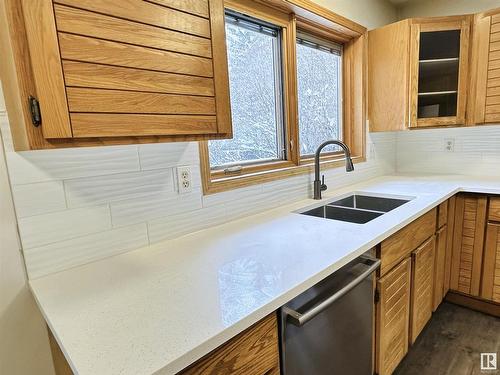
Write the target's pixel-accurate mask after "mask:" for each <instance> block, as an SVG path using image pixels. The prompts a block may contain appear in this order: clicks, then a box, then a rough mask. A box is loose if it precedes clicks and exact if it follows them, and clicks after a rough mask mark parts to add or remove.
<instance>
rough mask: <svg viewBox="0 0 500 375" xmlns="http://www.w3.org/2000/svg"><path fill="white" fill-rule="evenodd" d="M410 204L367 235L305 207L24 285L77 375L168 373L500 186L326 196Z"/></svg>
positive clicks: (417, 180) (479, 183) (424, 181)
mask: <svg viewBox="0 0 500 375" xmlns="http://www.w3.org/2000/svg"><path fill="white" fill-rule="evenodd" d="M352 191H356V192H369V193H374V194H387V195H398V196H407V197H414V199H413V200H411V201H410V202H408V203H406V204H404V205H403V206H400V207H399V208H397V209H395V210H393V211H390V212H388V213H386V214H385V215H383V216H381V217H379V218H376V219H375V220H373V221H371V222H368V223H366V224H352V223H346V222H340V221H335V220H327V219H322V218H315V217H310V216H306V215H300V214H297V213H293V211H295V210H297V209H301V208H304V207H307V206H310V205H314V204H316V203H317V201H314V200H312V199H306V200H303V201H300V202H296V203H294V204H290V205H288V206H286V207H280V208H279V209H274V210H270V211H267V212H264V213H262V214H258V215H254V216H250V217H247V218H244V219H241V220H237V221H234V222H231V223H229V224H224V225H220V226H216V227H212V228H209V229H206V230H203V231H199V232H196V233H192V234H190V235H187V236H183V237H180V238H178V239H175V240H170V241H166V242H163V243H160V244H157V245H154V246H150V247H146V248H142V249H139V250H136V251H132V252H129V253H126V254H121V255H118V256H114V257H111V258H107V259H105V260H101V261H98V262H95V263H91V264H87V265H85V266H81V267H77V268H73V269H70V270H67V271H64V272H59V273H56V274H53V275H49V276H46V277H43V278H40V279H36V280H33V281H31V282H30V285H31V288H32V291H33V294H34V296H35V298H36V300H37V302H38V305H39V307H40V309H41V311H42V313H43V315H44V317H45V319H46V321H47V324H48V325H49V327H50V328H51V330H52V332H53V334H54V336H55V338H56V340H57V341H58V343H59V345H60V346H61V349H62V350H63V352H64V354H65V356H66V358H67V360H68V362H69V363H70V365H71V367H72V369H73V371H74V372H75V373H77V374H81V375H86V374H92V375H95V374H100V375H103V374H134V375H138V374H152V373H155V374H173V373H176V372H178V371H179V370H181V369H183V368H184V367H186V366H188V365H189V364H191V363H193V362H194V361H196V360H197V359H199V358H201V357H202V356H204V355H205V354H207V353H209V352H210V351H211V350H213V349H215V348H216V347H218V346H219V345H221V344H223V343H224V342H225V341H227V340H229V339H230V338H232V337H234V336H235V335H236V334H238V333H240V332H241V331H243V330H245V329H246V328H248V327H250V326H251V325H252V324H254V323H256V322H257V321H259V320H260V319H262V318H263V317H265V316H266V315H268V314H270V313H271V312H273V311H275V310H276V309H278V308H279V307H280V306H282V305H283V304H285V303H286V302H288V301H289V300H291V299H292V298H294V297H296V296H297V295H299V294H300V293H302V292H303V291H305V290H306V289H308V288H309V287H311V286H313V285H314V284H315V283H317V282H318V281H320V280H321V279H323V278H324V277H326V276H328V275H329V274H331V273H333V272H335V271H336V270H337V269H339V268H340V267H342V266H343V265H345V264H346V263H348V262H349V261H350V260H352V259H354V258H356V257H357V256H359V255H361V254H362V253H364V252H365V251H367V250H369V249H370V248H372V247H373V246H375V245H376V244H378V243H380V242H381V241H382V240H383V239H385V238H387V237H388V236H390V235H391V234H393V233H395V232H396V231H397V230H399V229H401V228H402V227H404V226H405V225H407V224H408V223H410V222H411V221H413V220H414V219H415V218H417V217H419V216H420V215H422V214H424V213H425V212H427V211H429V210H430V209H432V208H433V207H435V206H437V205H438V204H439V203H441V202H443V201H444V200H446V199H447V198H449V197H450V196H452V195H453V194H455V193H457V192H460V191H467V192H476V193H489V194H500V178H480V177H463V176H427V177H410V176H387V177H382V178H377V179H374V180H369V181H367V182H364V183H361V184H356V185H352V186H349V187H348V188H345V189H342V190H337V191H332V192H329V193H328V194H327V195H326V197H325V198H324V200H329V198H332V197H335V196H339V195H343V194H345V193H348V192H352Z"/></svg>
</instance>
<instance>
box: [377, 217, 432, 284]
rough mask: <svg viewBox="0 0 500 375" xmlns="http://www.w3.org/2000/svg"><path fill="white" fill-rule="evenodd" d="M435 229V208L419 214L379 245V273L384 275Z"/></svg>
mask: <svg viewBox="0 0 500 375" xmlns="http://www.w3.org/2000/svg"><path fill="white" fill-rule="evenodd" d="M435 230H436V209H435V208H434V209H433V210H431V211H429V212H427V213H426V214H424V215H422V216H420V217H419V218H418V219H416V220H415V221H413V222H411V223H410V224H408V225H407V226H406V227H404V228H403V229H401V230H400V231H399V232H397V233H395V234H393V235H392V236H391V237H389V238H388V239H386V240H384V241H382V244H381V245H380V260H381V261H382V264H381V267H380V275H384V274H385V273H386V272H387V271H389V270H390V269H391V268H392V267H394V266H395V265H396V264H397V263H398V262H399V261H400V260H401V259H403V258H405V257H407V256H408V255H410V253H411V252H412V251H413V250H415V249H416V248H417V247H418V246H419V245H420V244H422V242H424V241H425V240H426V239H428V238H429V237H431V236H432V235H433V234H434V232H435Z"/></svg>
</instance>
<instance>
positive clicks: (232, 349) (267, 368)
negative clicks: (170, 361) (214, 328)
mask: <svg viewBox="0 0 500 375" xmlns="http://www.w3.org/2000/svg"><path fill="white" fill-rule="evenodd" d="M279 373H280V367H279V351H278V322H277V316H276V314H274V313H273V314H271V315H269V316H267V317H266V318H264V319H262V320H261V321H260V322H258V323H256V324H255V325H253V326H252V327H250V328H249V329H247V330H246V331H244V332H242V333H240V334H239V335H238V336H236V337H235V338H233V339H231V340H229V341H228V342H226V343H225V344H224V345H222V346H220V347H219V348H217V349H215V350H214V351H213V352H211V353H209V354H207V355H206V356H205V357H204V358H202V359H200V360H199V361H198V362H196V363H195V364H194V365H192V366H191V367H189V368H187V369H186V370H183V371H181V372H180V373H178V375H209V374H217V375H230V374H231V375H264V374H265V375H279Z"/></svg>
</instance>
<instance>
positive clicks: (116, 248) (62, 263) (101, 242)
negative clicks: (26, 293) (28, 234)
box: [24, 223, 148, 278]
mask: <svg viewBox="0 0 500 375" xmlns="http://www.w3.org/2000/svg"><path fill="white" fill-rule="evenodd" d="M147 244H148V236H147V229H146V224H144V223H142V224H138V225H133V226H129V227H123V228H120V229H113V230H108V231H104V232H99V233H95V234H91V235H88V236H84V237H78V238H74V239H71V240H66V241H61V242H57V243H54V244H51V245H47V246H42V247H37V248H33V249H28V250H26V251H25V252H24V257H25V260H26V267H27V269H28V273H29V274H30V277H31V278H37V277H41V276H44V275H48V274H51V273H54V272H58V271H62V270H65V269H68V268H71V267H74V266H78V265H81V264H85V263H89V262H92V261H94V260H98V259H103V258H105V257H109V256H112V255H116V254H120V253H124V252H127V251H130V250H135V249H137V248H140V247H143V246H146V245H147Z"/></svg>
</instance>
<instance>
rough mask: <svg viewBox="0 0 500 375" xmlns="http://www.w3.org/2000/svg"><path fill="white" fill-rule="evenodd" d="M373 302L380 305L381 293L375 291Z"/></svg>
mask: <svg viewBox="0 0 500 375" xmlns="http://www.w3.org/2000/svg"><path fill="white" fill-rule="evenodd" d="M373 301H374V302H375V303H378V301H380V292H379V291H378V290H375V293H374V295H373Z"/></svg>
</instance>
